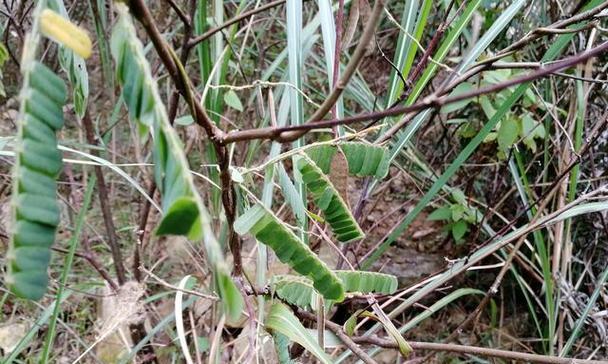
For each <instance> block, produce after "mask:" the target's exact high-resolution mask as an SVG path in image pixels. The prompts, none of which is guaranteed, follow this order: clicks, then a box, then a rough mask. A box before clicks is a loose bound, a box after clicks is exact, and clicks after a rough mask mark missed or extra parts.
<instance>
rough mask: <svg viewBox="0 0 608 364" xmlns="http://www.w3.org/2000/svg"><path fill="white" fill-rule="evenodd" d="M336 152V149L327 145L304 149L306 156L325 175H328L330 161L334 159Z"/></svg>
mask: <svg viewBox="0 0 608 364" xmlns="http://www.w3.org/2000/svg"><path fill="white" fill-rule="evenodd" d="M336 152H337V149H336V147H335V146H333V145H329V144H322V145H316V146H314V147H312V148H308V149H306V154H308V156H309V157H310V159H312V160H313V161H314V162H315V163H316V164H317V166H318V167H319V168H320V169H321V170H322V171H323V173H325V174H329V168H330V167H331V161H332V160H333V159H334V155H335V154H336Z"/></svg>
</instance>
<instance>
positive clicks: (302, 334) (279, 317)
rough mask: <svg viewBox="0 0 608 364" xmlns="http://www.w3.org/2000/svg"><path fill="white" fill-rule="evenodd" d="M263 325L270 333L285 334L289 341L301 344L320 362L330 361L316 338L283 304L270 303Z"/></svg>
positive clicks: (325, 363)
mask: <svg viewBox="0 0 608 364" xmlns="http://www.w3.org/2000/svg"><path fill="white" fill-rule="evenodd" d="M264 325H265V327H266V329H267V330H268V331H270V332H271V333H279V334H281V335H285V336H287V337H288V338H289V339H290V340H291V341H295V342H297V343H298V344H300V345H302V346H303V347H304V348H305V349H306V350H308V351H309V352H310V353H311V354H313V355H314V356H316V357H317V359H319V361H320V362H321V363H323V364H330V363H332V361H331V359H330V357H329V356H328V355H327V354H326V353H325V351H324V350H323V349H322V348H321V347H320V346H319V344H318V343H317V340H316V339H315V338H314V337H312V335H311V334H310V333H309V332H308V330H306V328H304V326H303V325H302V323H300V321H299V320H298V318H297V317H296V316H295V315H294V314H293V312H291V310H290V309H289V308H288V307H287V306H285V305H284V304H282V303H275V304H274V305H272V307H271V308H270V313H269V314H268V317H267V318H266V322H265V323H264ZM283 345H284V343H283Z"/></svg>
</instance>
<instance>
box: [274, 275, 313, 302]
mask: <svg viewBox="0 0 608 364" xmlns="http://www.w3.org/2000/svg"><path fill="white" fill-rule="evenodd" d="M270 286H271V287H272V290H273V291H274V293H275V294H276V295H277V297H279V298H280V299H282V300H283V301H285V302H287V303H289V304H292V305H295V306H298V307H301V308H304V309H309V308H312V307H313V305H314V304H315V302H316V297H315V294H316V293H315V290H314V289H313V286H312V281H311V280H310V279H308V278H306V277H301V276H294V275H290V274H286V275H277V276H274V277H272V281H271V283H270Z"/></svg>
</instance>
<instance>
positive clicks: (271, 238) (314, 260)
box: [234, 204, 344, 301]
mask: <svg viewBox="0 0 608 364" xmlns="http://www.w3.org/2000/svg"><path fill="white" fill-rule="evenodd" d="M234 230H235V231H236V232H237V233H238V234H240V235H245V234H246V233H250V234H251V235H253V236H255V238H256V239H257V240H258V241H260V242H261V243H263V244H266V245H268V246H269V247H270V248H271V249H272V250H273V251H274V252H275V254H276V255H277V257H278V258H279V260H280V261H281V262H283V263H285V264H287V265H289V266H290V267H291V268H292V269H293V270H295V271H296V272H298V273H299V274H301V275H303V276H308V277H309V278H310V279H311V280H312V282H313V286H314V288H315V289H316V290H317V291H319V293H321V294H322V295H323V297H325V298H326V299H330V300H334V301H342V299H343V298H344V287H343V286H342V283H341V281H340V279H339V278H338V277H337V276H336V274H335V273H334V272H332V271H331V270H330V269H329V268H328V267H327V265H326V264H325V263H324V262H323V261H322V260H321V259H319V257H317V255H316V254H315V253H313V252H312V251H311V250H310V248H309V247H308V246H307V245H306V244H304V243H303V242H302V241H301V240H300V239H299V238H298V237H297V236H296V235H295V234H294V233H293V232H292V231H291V230H290V229H289V228H288V227H287V226H286V225H285V223H283V222H282V221H280V220H279V219H278V218H277V217H276V216H275V215H274V214H273V213H272V212H271V211H270V210H268V209H266V208H265V207H264V206H262V205H261V204H256V205H254V206H253V207H251V208H250V209H249V210H247V211H246V212H245V213H244V214H242V215H241V216H240V217H239V218H238V219H237V221H236V222H235V223H234Z"/></svg>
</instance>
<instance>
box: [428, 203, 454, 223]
mask: <svg viewBox="0 0 608 364" xmlns="http://www.w3.org/2000/svg"><path fill="white" fill-rule="evenodd" d="M451 218H452V209H451V208H450V206H442V207H440V208H438V209H436V210H435V211H433V212H431V213H430V214H429V216H428V217H427V220H430V221H438V220H449V219H451Z"/></svg>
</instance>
